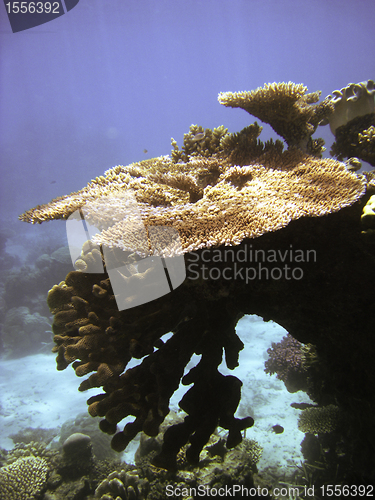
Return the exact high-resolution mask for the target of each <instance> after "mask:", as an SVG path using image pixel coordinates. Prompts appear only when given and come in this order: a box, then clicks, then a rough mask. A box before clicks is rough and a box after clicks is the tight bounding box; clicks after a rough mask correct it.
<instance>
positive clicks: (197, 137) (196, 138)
mask: <svg viewBox="0 0 375 500" xmlns="http://www.w3.org/2000/svg"><path fill="white" fill-rule="evenodd" d="M204 136H205V133H204V132H198V133H197V134H195V136H194V137H193V141H201V140H202V139H204Z"/></svg>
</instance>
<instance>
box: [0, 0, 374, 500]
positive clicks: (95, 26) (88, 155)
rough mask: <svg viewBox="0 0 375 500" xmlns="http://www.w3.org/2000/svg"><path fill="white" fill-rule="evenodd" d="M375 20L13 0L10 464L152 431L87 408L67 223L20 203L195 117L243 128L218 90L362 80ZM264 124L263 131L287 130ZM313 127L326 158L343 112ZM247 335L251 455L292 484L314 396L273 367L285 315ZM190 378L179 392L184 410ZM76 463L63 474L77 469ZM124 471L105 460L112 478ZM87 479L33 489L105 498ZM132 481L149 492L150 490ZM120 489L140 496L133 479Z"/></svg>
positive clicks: (2, 58) (5, 163)
mask: <svg viewBox="0 0 375 500" xmlns="http://www.w3.org/2000/svg"><path fill="white" fill-rule="evenodd" d="M374 26H375V4H374V2H373V1H372V0H356V2H352V1H349V0H343V1H339V0H332V1H326V0H306V1H305V0H295V1H294V0H282V1H281V0H242V1H241V0H227V1H222V0H202V1H199V0H192V1H186V0H176V1H173V0H158V1H151V0H140V1H139V0H138V1H136V0H129V1H127V0H111V1H106V0H80V1H79V2H78V4H77V5H76V6H75V7H74V8H73V9H72V10H70V11H69V12H67V13H66V14H65V15H63V16H61V17H60V18H58V19H55V20H53V21H51V22H49V23H46V24H43V25H40V26H36V27H34V28H31V29H29V30H25V31H21V32H18V33H12V30H11V27H10V24H9V20H8V18H7V15H6V10H5V5H3V4H1V5H0V169H1V181H0V213H1V217H0V356H1V358H0V448H1V456H0V465H1V466H5V464H9V463H11V460H10V461H9V456H10V455H9V456H8V454H11V453H13V455H12V456H13V457H14V460H16V459H17V458H19V457H20V456H33V455H32V452H30V446H29V444H30V443H34V447H35V446H36V447H38V446H39V445H40V443H41V442H44V443H46V444H47V445H48V446H47V451H45V452H44V453H45V456H46V457H47V455H48V453H50V454H53V453H54V450H61V447H62V443H63V442H64V441H65V439H66V438H67V437H69V435H70V434H73V433H77V432H81V433H83V434H90V432H91V433H92V441H93V442H94V446H95V445H96V446H97V449H96V451H95V449H94V453H95V454H96V456H97V457H99V456H100V459H101V460H103V461H104V460H108V461H111V460H113V461H116V460H118V459H121V460H124V461H125V460H126V462H127V463H129V464H133V463H134V453H135V451H136V449H137V447H138V445H139V441H138V440H137V441H136V443H132V444H131V446H129V449H128V450H127V451H126V452H124V453H123V454H120V455H119V454H115V453H112V452H111V451H110V444H109V442H110V439H108V440H104V438H107V436H104V435H103V436H104V438H103V440H104V441H103V440H102V437H101V436H102V435H101V433H99V431H97V428H98V422H97V420H99V419H98V418H96V419H92V418H91V417H89V416H88V414H87V405H86V400H87V398H88V397H90V396H91V392H90V391H92V390H89V391H86V392H84V393H80V392H78V385H79V383H80V380H79V379H78V378H77V377H76V375H75V374H74V372H73V370H72V369H71V368H70V367H68V369H67V370H64V371H62V372H61V371H59V372H58V371H57V370H56V362H55V355H54V354H52V353H51V349H52V347H53V338H52V337H53V335H52V321H53V318H52V315H51V313H50V311H49V309H48V306H47V303H46V296H47V293H48V290H49V289H50V288H52V286H53V285H55V284H57V283H59V282H60V281H62V280H63V279H64V278H65V276H66V274H67V273H68V272H70V271H72V270H73V266H72V262H71V259H70V255H69V251H68V248H67V240H66V226H65V222H64V221H61V220H60V221H57V222H54V223H52V222H48V223H44V224H41V225H39V224H37V225H35V226H33V227H32V226H31V225H28V224H25V223H23V222H21V221H19V220H18V216H19V215H20V214H21V213H22V212H24V211H26V210H28V209H30V208H31V207H33V206H36V205H38V204H41V203H48V202H49V201H50V200H51V199H52V198H56V197H58V196H61V195H63V194H65V193H70V192H73V191H78V190H79V189H81V188H82V187H84V186H85V185H86V184H87V182H88V181H89V180H90V179H94V178H95V177H97V176H100V175H102V174H103V172H104V171H106V170H108V169H109V168H112V167H114V166H115V165H128V164H130V163H132V162H136V161H140V160H145V159H149V158H154V157H157V156H161V155H167V154H170V152H171V138H172V137H173V138H174V139H175V140H176V141H177V143H178V144H179V145H180V146H181V145H182V143H183V136H184V134H185V133H187V132H188V130H189V127H190V125H191V124H198V125H201V126H203V127H204V128H212V129H213V128H214V127H218V126H220V125H224V126H225V127H227V128H228V130H229V132H238V131H240V130H241V129H243V128H244V127H246V126H247V125H249V124H250V123H253V122H254V118H253V117H251V116H250V115H249V114H247V113H245V112H244V111H243V110H241V109H237V110H228V109H226V108H225V107H224V106H221V105H220V104H219V103H218V101H217V95H218V93H219V92H226V91H232V92H236V91H242V90H252V89H255V88H257V87H259V86H262V85H264V83H271V82H289V81H292V82H295V83H303V84H304V85H306V86H307V87H308V90H309V92H314V91H317V90H320V91H321V92H322V94H321V97H322V98H324V97H325V96H327V95H329V94H331V93H332V92H333V90H335V89H340V88H342V87H344V86H346V85H347V84H348V83H349V82H361V81H364V80H367V79H369V78H374V76H375V58H374V51H373V36H374ZM258 121H259V120H258ZM261 125H262V126H263V131H262V135H261V139H262V140H263V141H266V140H267V139H269V138H271V137H273V138H274V139H276V138H278V139H280V137H277V135H276V134H275V132H274V131H273V130H272V129H271V127H270V126H269V125H267V124H264V123H261ZM315 136H316V137H322V138H323V139H324V140H325V142H326V144H325V147H326V151H325V153H324V154H323V156H324V157H328V156H329V150H330V146H331V145H332V143H333V141H334V136H333V134H332V133H331V131H330V129H329V127H328V126H326V127H319V128H318V130H317V132H316V134H315ZM363 166H364V167H366V168H368V165H366V163H363ZM237 334H238V335H239V337H240V338H241V340H242V341H243V342H244V343H245V348H244V350H243V351H242V352H241V354H240V366H239V368H238V369H236V370H234V371H229V370H227V371H226V372H225V370H226V369H225V368H223V367H221V371H222V372H223V373H230V374H234V375H235V376H237V377H238V378H239V379H240V380H242V382H243V384H244V385H243V387H242V399H241V403H240V406H239V409H238V413H237V415H238V416H240V417H241V418H244V417H246V416H251V417H253V418H254V420H255V424H254V426H253V427H250V428H249V429H247V431H246V438H248V439H249V440H255V441H256V442H257V443H258V444H259V446H260V447H261V448H262V449H263V451H262V454H261V457H257V460H255V459H254V464H253V465H255V463H256V464H257V468H258V471H259V472H260V473H261V472H262V471H263V473H264V476H263V480H264V484H266V483H267V485H269V484H274V485H279V487H280V488H281V487H283V486H284V487H285V488H287V487H288V486H285V485H288V484H289V483H291V482H292V479H293V478H292V475H293V473H294V474H296V471H299V472H300V469H298V467H297V466H299V467H301V461H303V454H302V452H301V448H300V443H301V441H302V440H303V438H304V435H305V434H304V432H302V430H299V429H298V418H299V415H300V410H299V409H298V408H293V407H291V406H290V405H291V404H293V403H296V404H297V405H298V404H304V403H306V404H310V403H311V400H310V398H309V397H308V395H307V394H306V393H305V392H303V391H298V392H289V391H288V390H287V388H286V387H285V384H284V382H283V381H282V380H280V377H279V378H277V377H276V374H275V373H274V374H272V375H271V374H270V373H266V372H265V361H266V360H267V359H268V358H269V353H267V350H268V349H270V348H271V347H272V343H278V342H280V341H281V340H282V338H283V337H285V336H286V335H287V331H286V330H284V329H283V328H282V327H281V326H279V325H277V324H276V323H274V322H272V321H270V322H267V323H266V322H263V320H262V318H261V317H258V316H245V317H244V318H243V319H242V320H240V322H239V323H238V326H237ZM191 363H192V364H191V365H190V366H193V365H194V360H193V361H192V362H191ZM289 389H290V388H289ZM185 390H186V389H185ZM181 391H182V389H181V388H180V389H179V391H178V393H177V394H175V395H174V398H173V400H172V405H171V408H172V410H173V411H175V412H176V413H178V412H179V410H178V401H179V400H180V399H181V395H182V392H181ZM96 393H97V391H95V390H93V392H92V394H96ZM176 418H177V417H176ZM91 421H92V422H93V423H94V424H93V423H91ZM48 430H50V432H48ZM98 434H100V437H98ZM12 436H13V437H12ZM35 443H39V444H38V445H35ZM84 444H85V443H84ZM15 446H16V451H14V449H15ZM27 446H29V448H27ZM12 450H13V451H12ZM22 450H23V451H22ZM99 450H100V451H99ZM51 456H52V455H51ZM48 457H49V459H48V460H50V462H49V463H52V462H53V458H50V456H49V455H48ZM237 458H238V457H237ZM82 460H83V461H85V460H87V457H86V456H84V457H83V458H82ZM233 460H234V461H235V460H236V458H234V459H233ZM231 466H232V465H231ZM116 467H117V470H119V471H121V466H116ZM145 467H146V466H145ZM50 470H53V467H52V466H51V467H50ZM66 470H67V471H68V472H66V476H64V474H62V477H63V478H64V480H63V482H64V481H65V482H69V481H68V479H67V478H69V474H70V471H71V469H69V467H68V466H67V468H66ZM111 470H114V468H113V469H111V466H110V465H108V468H107V469H105V467H104V466H102V469H100V473H99V472H98V477H99V476H100V477H106V476H107V475H108V474H109V473H110V472H111ZM85 473H87V471H83V472H82V475H81V477H83V476H84V474H85ZM210 473H211V471H210ZM233 474H235V473H234V472H233ZM73 479H74V481H75V482H74V486H72V487H71V490H69V492H68V490H64V492H62V491H63V490H60V491H61V493H60V495H61V496H59V494H58V493H56V492H55V493H45V494H44V496H43V492H42V493H35V498H39V497H40V498H44V499H45V500H57V499H58V498H62V497H63V496H64V497H65V498H67V499H69V498H72V499H73V498H77V499H78V498H91V497H92V498H94V496H93V494H94V493H93V491H94V490H93V489H92V485H91V490H90V487H88V486H85V485H84V486H82V484H81V485H80V483H79V481H80V480H81V479H80V477H78V478H77V477H74V478H73ZM185 479H186V478H185ZM56 481H57V480H56ZM129 481H130V482H129ZM129 481H128V482H129V484H130V485H131V483H132V481H131V480H129ZM163 481H164V483H163V484H165V481H166V480H165V478H164V477H163ZM267 481H268V482H267ZM150 482H151V480H150ZM124 483H125V480H124ZM56 484H57V483H56ZM72 484H73V483H72ZM59 487H60V486H59ZM85 488H86V489H85ZM132 488H133V487H132ZM55 489H56V488H55ZM50 491H54V490H53V488H52V487H51V488H50ZM56 491H57V490H56ZM129 491H130V490H129ZM134 491H135V492H136V493H135V494H136V495H138V496H137V498H146V496H142V495H145V493H144V491H146V489H145V490H144V491H143V493H142V488H141V487H140V486H139V491H138V490H137V488H136V487H135V486H134ZM163 491H164V490H163ZM163 491H161V492H159V493H160V497H159V498H164V497H165V496H163V495H165V492H164V493H163ZM77 492H79V493H77ZM103 492H104V493H105V491H104V489H103ZM104 493H103V494H104ZM305 493H306V492H305ZM154 494H155V493H154ZM38 495H39V497H38ZM74 495H77V496H74ZM79 495H81V496H79ZM90 495H91V496H90ZM155 495H156V494H155ZM288 495H289V493H288ZM288 495H287V494H285V495H281V494H280V495H279V496H276V495H275V497H274V498H288ZM261 496H262V495H261ZM305 496H306V495H305ZM14 498H16V497H14ZM17 498H18V497H17ZM25 498H34V496H32V495H31V494H30V496H25ZM96 498H101V497H100V494H99V493H98V494H97V497H96ZM103 498H104V497H103ZM113 498H115V496H114V497H113ZM120 498H133V497H131V496H130V494H129V492H126V493H124V494H123V496H120ZM134 498H135V497H134ZM147 498H151V496H148V497H147ZM152 498H157V497H156V496H155V497H152ZM172 498H174V497H172ZM186 498H188V496H186ZM12 499H13V496H10V497H9V500H12ZM0 500H8V498H4V499H0Z"/></svg>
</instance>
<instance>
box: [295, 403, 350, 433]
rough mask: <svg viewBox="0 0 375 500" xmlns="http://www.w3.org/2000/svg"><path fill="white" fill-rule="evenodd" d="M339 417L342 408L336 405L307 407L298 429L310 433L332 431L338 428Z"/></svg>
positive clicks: (299, 420) (302, 414)
mask: <svg viewBox="0 0 375 500" xmlns="http://www.w3.org/2000/svg"><path fill="white" fill-rule="evenodd" d="M339 419H340V409H339V408H338V407H337V406H335V405H328V406H323V407H312V408H306V410H303V411H302V413H301V415H300V417H299V419H298V429H299V430H300V431H302V432H307V433H310V434H321V433H327V432H332V431H334V430H335V429H336V428H337V425H338V423H339Z"/></svg>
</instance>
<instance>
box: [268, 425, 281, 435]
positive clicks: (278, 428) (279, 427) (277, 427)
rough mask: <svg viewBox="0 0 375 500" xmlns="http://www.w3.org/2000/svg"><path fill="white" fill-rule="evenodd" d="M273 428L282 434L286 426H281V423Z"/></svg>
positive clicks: (276, 432)
mask: <svg viewBox="0 0 375 500" xmlns="http://www.w3.org/2000/svg"><path fill="white" fill-rule="evenodd" d="M271 429H272V431H273V432H274V433H275V434H281V433H282V432H284V427H281V425H278V424H276V425H273V426H272V427H271Z"/></svg>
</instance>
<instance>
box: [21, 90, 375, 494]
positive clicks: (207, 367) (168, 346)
mask: <svg viewBox="0 0 375 500" xmlns="http://www.w3.org/2000/svg"><path fill="white" fill-rule="evenodd" d="M271 87H272V86H271ZM305 92H306V91H305V88H304V87H300V86H298V85H289V86H288V85H287V84H286V86H285V87H281V86H274V88H267V89H266V90H265V93H262V92H260V93H259V94H257V95H258V96H259V97H262V96H263V97H262V99H263V101H264V109H265V110H268V111H267V112H265V113H264V116H263V118H267V116H268V115H267V113H268V112H270V111H269V110H271V108H272V105H271V104H270V103H271V102H272V99H271V100H270V98H269V97H270V96H272V95H276V102H281V103H283V102H284V103H285V111H288V113H289V114H288V115H287V114H286V113H285V116H284V122H282V121H281V122H280V129H279V130H280V132H281V133H282V134H284V137H285V138H286V139H287V141H288V144H289V146H294V147H293V148H290V149H289V150H287V151H284V152H281V151H280V149H281V148H280V146H278V145H277V144H276V143H273V145H269V146H268V149H267V151H266V152H264V151H263V149H264V148H262V155H261V156H260V157H258V158H254V159H253V160H252V163H250V164H249V165H243V166H239V165H236V164H233V163H231V160H230V158H231V152H230V147H232V148H233V151H234V152H235V154H236V155H239V149H240V148H241V146H238V144H241V141H242V139H238V144H237V143H236V139H235V138H233V137H232V139H229V138H228V139H226V136H225V137H224V138H223V139H222V140H221V147H223V142H224V143H225V142H226V141H229V144H228V143H227V146H228V148H227V149H226V150H225V151H224V150H223V152H222V153H221V152H219V153H214V154H213V155H212V156H208V157H206V156H200V155H196V152H194V151H192V154H191V156H189V161H188V162H186V163H184V162H183V161H182V160H178V161H177V163H176V162H173V161H172V160H170V159H169V158H168V157H161V158H156V159H153V160H147V161H145V162H140V163H136V164H132V165H130V166H128V167H115V168H114V169H111V170H109V171H108V172H106V174H105V176H102V177H100V178H97V179H95V180H94V181H92V182H91V183H90V184H89V185H88V186H87V187H86V188H84V189H83V190H81V191H80V192H77V193H73V194H72V195H69V196H66V197H64V198H61V199H59V200H54V201H52V202H51V203H50V204H48V205H44V206H39V207H36V208H35V209H33V210H30V211H28V212H26V213H25V214H23V215H22V216H21V219H22V220H25V221H29V222H33V223H36V222H43V221H45V220H49V219H52V218H62V219H66V218H67V217H69V216H70V215H71V214H72V213H73V212H75V211H76V210H79V209H80V208H81V210H82V213H85V217H86V215H87V216H88V219H89V221H90V222H91V223H92V224H93V225H96V226H97V227H98V228H99V230H100V231H102V232H101V234H100V235H98V236H96V242H97V243H102V245H103V247H104V248H107V247H111V248H112V250H111V251H112V257H113V261H117V262H118V263H119V264H121V259H124V258H128V257H129V253H130V254H131V255H133V257H134V250H140V249H139V248H138V247H136V248H132V246H134V244H137V241H138V240H137V234H135V235H134V234H132V231H131V228H132V227H131V223H132V222H134V217H133V216H134V213H133V212H132V210H131V209H130V210H129V212H130V216H129V221H128V222H129V223H130V227H129V226H127V225H126V224H125V223H124V221H123V220H122V219H123V217H124V211H126V209H127V208H128V209H129V203H128V200H127V199H126V197H125V198H124V197H122V196H121V194H122V192H123V191H126V190H127V189H131V190H133V192H134V196H135V199H136V201H137V204H138V208H139V213H140V214H141V219H142V221H143V223H144V225H145V227H146V229H147V231H150V230H149V228H152V227H153V226H165V225H166V226H170V227H173V228H175V229H177V230H178V232H179V234H180V237H181V242H182V249H183V252H184V256H183V258H184V260H185V264H186V279H185V281H184V282H183V283H182V284H181V285H180V286H179V287H178V288H176V289H175V290H173V292H171V293H170V294H168V295H165V296H163V297H159V298H158V299H156V300H153V301H151V302H148V303H144V304H142V305H140V306H138V307H134V308H129V309H127V310H125V311H119V310H118V308H117V306H116V301H115V297H114V292H113V289H112V286H111V282H110V279H109V275H108V273H107V269H106V262H104V260H103V256H102V253H101V251H100V250H99V249H98V248H95V247H93V245H92V244H91V243H89V244H86V245H84V248H83V251H82V254H81V257H80V262H79V268H80V269H81V271H73V272H71V273H69V274H68V275H67V277H66V278H65V280H64V281H62V282H60V283H59V284H58V285H55V286H54V287H53V288H52V289H51V291H50V292H49V295H48V304H49V307H50V309H51V311H52V313H53V315H54V324H53V331H54V335H55V336H54V340H55V343H56V346H55V348H54V351H55V352H57V366H58V369H59V370H62V369H65V368H66V367H67V366H68V365H69V364H70V363H72V365H73V368H74V369H75V371H76V374H77V375H78V376H83V377H86V376H87V375H88V378H86V379H85V380H84V381H83V382H82V384H81V386H80V390H86V389H89V388H92V387H102V388H103V389H102V391H101V392H100V393H99V394H97V395H94V396H92V397H90V398H89V400H88V404H89V413H90V414H91V415H92V416H100V417H104V418H103V420H102V421H101V423H100V428H101V429H102V430H103V431H104V432H106V433H108V434H110V435H113V438H112V447H113V448H114V449H115V450H123V449H124V448H125V447H126V446H127V444H128V443H129V442H130V441H131V440H132V439H133V438H134V437H135V435H136V434H137V433H138V432H140V431H141V430H142V431H144V432H145V433H146V434H147V435H149V436H152V437H154V436H156V435H157V434H158V431H159V427H160V425H161V423H162V422H163V420H164V418H165V417H166V415H167V414H168V412H169V401H170V398H171V395H172V394H173V393H174V391H175V390H176V389H177V387H178V386H179V383H180V382H182V384H184V385H190V387H189V388H188V390H187V392H186V393H185V395H184V396H183V398H182V400H181V402H180V406H181V408H182V409H183V410H184V411H185V412H186V416H185V417H184V420H183V421H182V422H178V423H176V424H174V425H172V426H171V427H169V428H168V430H167V431H166V432H165V435H164V440H163V445H162V448H161V451H160V452H159V453H158V455H156V456H154V457H153V463H154V464H156V465H157V466H159V467H163V468H166V469H169V470H170V471H173V470H176V469H177V467H178V457H179V454H180V453H181V450H182V449H183V450H185V449H186V452H185V456H186V458H187V460H188V461H190V462H192V464H193V465H194V464H196V463H198V461H199V460H200V459H201V457H202V454H203V451H202V450H203V449H204V446H205V444H206V443H207V442H208V441H209V439H210V436H211V435H212V434H213V433H214V432H215V429H216V428H217V427H222V428H224V429H227V430H228V435H227V438H226V447H227V449H230V450H232V451H233V453H235V452H236V451H237V449H238V448H236V446H237V445H239V444H240V443H241V441H242V434H241V431H242V430H243V429H245V428H247V427H250V426H251V425H252V424H253V419H252V418H251V417H247V418H244V419H238V418H236V417H235V412H236V409H237V406H238V403H239V400H240V393H241V385H242V383H241V381H240V380H238V379H237V378H236V377H234V376H230V375H227V376H224V375H223V374H221V373H220V371H219V369H218V367H219V365H220V363H221V362H222V359H223V356H224V357H225V361H226V364H227V366H228V368H229V369H233V368H234V367H235V366H237V364H238V356H239V352H240V350H241V349H242V347H243V344H242V342H241V340H240V339H239V338H238V336H237V334H236V332H235V326H236V323H237V321H238V320H239V318H240V317H241V316H243V315H244V314H257V315H259V316H262V317H263V318H264V320H265V321H268V320H270V319H272V320H274V321H276V322H277V323H279V324H280V325H282V326H283V327H284V328H286V329H287V331H288V332H290V334H291V335H292V336H293V337H294V338H295V339H296V340H298V341H299V342H302V343H304V344H313V345H314V346H315V348H316V351H315V352H316V353H318V354H319V364H320V365H321V366H323V367H324V385H322V387H321V388H320V393H319V405H320V406H326V405H327V404H328V405H329V404H331V403H332V401H335V403H336V406H337V407H339V408H340V412H341V411H342V410H345V412H346V414H348V415H349V418H348V424H347V429H346V431H345V434H344V435H343V443H342V447H343V449H344V450H345V454H346V455H347V456H350V457H351V463H352V464H354V465H353V468H354V469H355V470H354V473H356V472H358V470H356V467H360V469H361V470H360V473H361V478H362V480H363V482H368V484H373V482H374V478H375V470H374V465H373V464H374V463H375V460H374V458H375V452H374V448H373V443H374V442H375V430H374V428H373V423H372V416H373V414H374V412H375V398H374V393H373V386H374V384H375V373H374V371H373V369H372V366H373V359H372V358H373V352H374V348H375V345H374V342H375V339H374V335H373V325H374V323H375V310H374V308H373V307H372V289H373V283H374V281H375V256H374V252H372V251H369V247H368V246H367V243H366V242H365V241H364V239H363V238H361V236H360V232H361V228H360V216H361V213H362V209H363V206H364V205H365V204H366V202H367V201H368V198H369V197H370V193H365V191H366V187H367V179H368V177H367V178H366V177H365V176H357V175H356V174H355V173H353V172H349V171H348V170H347V168H346V166H345V165H343V164H341V163H339V162H336V161H334V160H331V159H324V160H321V159H319V158H316V157H313V156H309V155H306V150H308V148H309V146H308V145H309V144H311V143H310V139H311V133H312V132H313V131H314V130H315V128H316V126H317V124H318V123H319V122H320V121H321V120H323V117H324V115H325V114H326V113H328V112H329V110H331V106H332V103H331V104H330V105H328V104H327V103H325V104H324V105H322V106H321V107H319V106H320V105H315V104H313V103H315V102H316V100H317V97H318V95H317V94H312V95H310V94H305ZM279 94H285V95H284V97H283V96H281V97H280V95H279ZM251 99H252V97H251ZM257 99H258V98H257ZM258 100H259V99H258ZM254 102H255V101H254ZM261 102H262V100H259V107H260V108H262V105H261ZM273 102H275V101H273ZM228 103H229V101H228ZM274 107H275V106H274ZM259 114H260V113H259ZM263 118H262V119H263ZM274 125H275V123H274ZM284 125H285V126H284ZM275 127H276V125H275ZM253 132H254V134H253V135H256V134H255V128H253V129H252V131H251V134H252V133H253ZM198 134H203V132H196V134H195V135H198ZM251 134H250V135H251ZM196 139H197V141H200V140H202V139H203V136H201V135H198V137H196ZM231 141H232V142H231ZM254 141H255V139H254V137H252V139H251V141H250V142H251V143H252V144H254ZM245 142H246V141H245ZM231 144H232V146H231ZM297 146H298V147H300V148H301V149H302V150H303V151H300V150H298V149H296V147H297ZM236 148H237V149H236ZM249 154H250V153H249ZM251 154H252V153H251ZM173 176H176V178H175V180H173V179H172V177H173ZM176 186H178V187H176ZM109 195H111V196H109ZM195 200H196V201H195ZM116 207H117V210H116ZM150 233H151V231H150ZM127 237H130V240H129V241H130V243H127V241H126V239H127ZM127 244H129V246H127ZM212 247H214V248H212ZM121 248H122V249H123V250H126V251H124V252H123V253H121V251H120V249H121ZM146 250H147V249H146ZM311 252H313V254H314V255H315V258H313V259H310V258H309V256H310V255H311ZM172 254H173V252H172ZM258 254H260V255H261V256H262V255H263V256H264V257H263V258H260V260H256V259H255V260H254V255H258ZM143 255H148V253H147V251H146V252H145V253H144V254H143ZM134 259H135V260H134V268H135V269H136V270H137V273H138V274H140V275H141V277H142V264H141V261H140V260H139V256H138V257H137V258H135V257H134ZM137 259H138V260H137ZM95 264H100V266H101V268H102V270H101V272H97V271H96V270H95ZM90 270H91V271H93V272H90ZM288 273H289V274H288ZM128 278H129V277H128V276H125V279H124V282H125V283H128V281H127V280H128ZM140 279H141V278H140ZM168 332H172V333H173V335H172V336H171V337H170V338H168V340H163V338H162V337H163V336H164V334H166V333H168ZM193 354H197V355H200V361H199V362H198V364H197V365H196V366H195V367H194V368H192V369H191V370H190V371H189V372H188V373H186V374H185V367H186V365H187V363H188V362H189V361H190V359H191V357H192V355H193ZM314 356H315V354H314V351H313V350H310V358H309V359H307V357H306V360H307V361H306V362H308V363H311V364H312V365H314ZM131 358H135V359H138V360H139V363H138V364H137V365H136V366H134V367H133V368H128V367H127V364H128V362H129V361H130V359H131ZM89 374H90V375H89ZM326 401H328V403H326ZM305 411H306V410H305ZM128 416H132V417H134V419H133V420H132V421H128V422H127V423H126V425H125V427H123V428H118V426H117V424H120V422H121V420H122V419H124V418H125V417H128ZM354 437H355V439H354ZM233 448H234V449H233ZM357 464H358V465H357ZM348 477H349V476H348ZM347 479H348V478H347ZM250 481H252V478H249V482H250Z"/></svg>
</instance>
